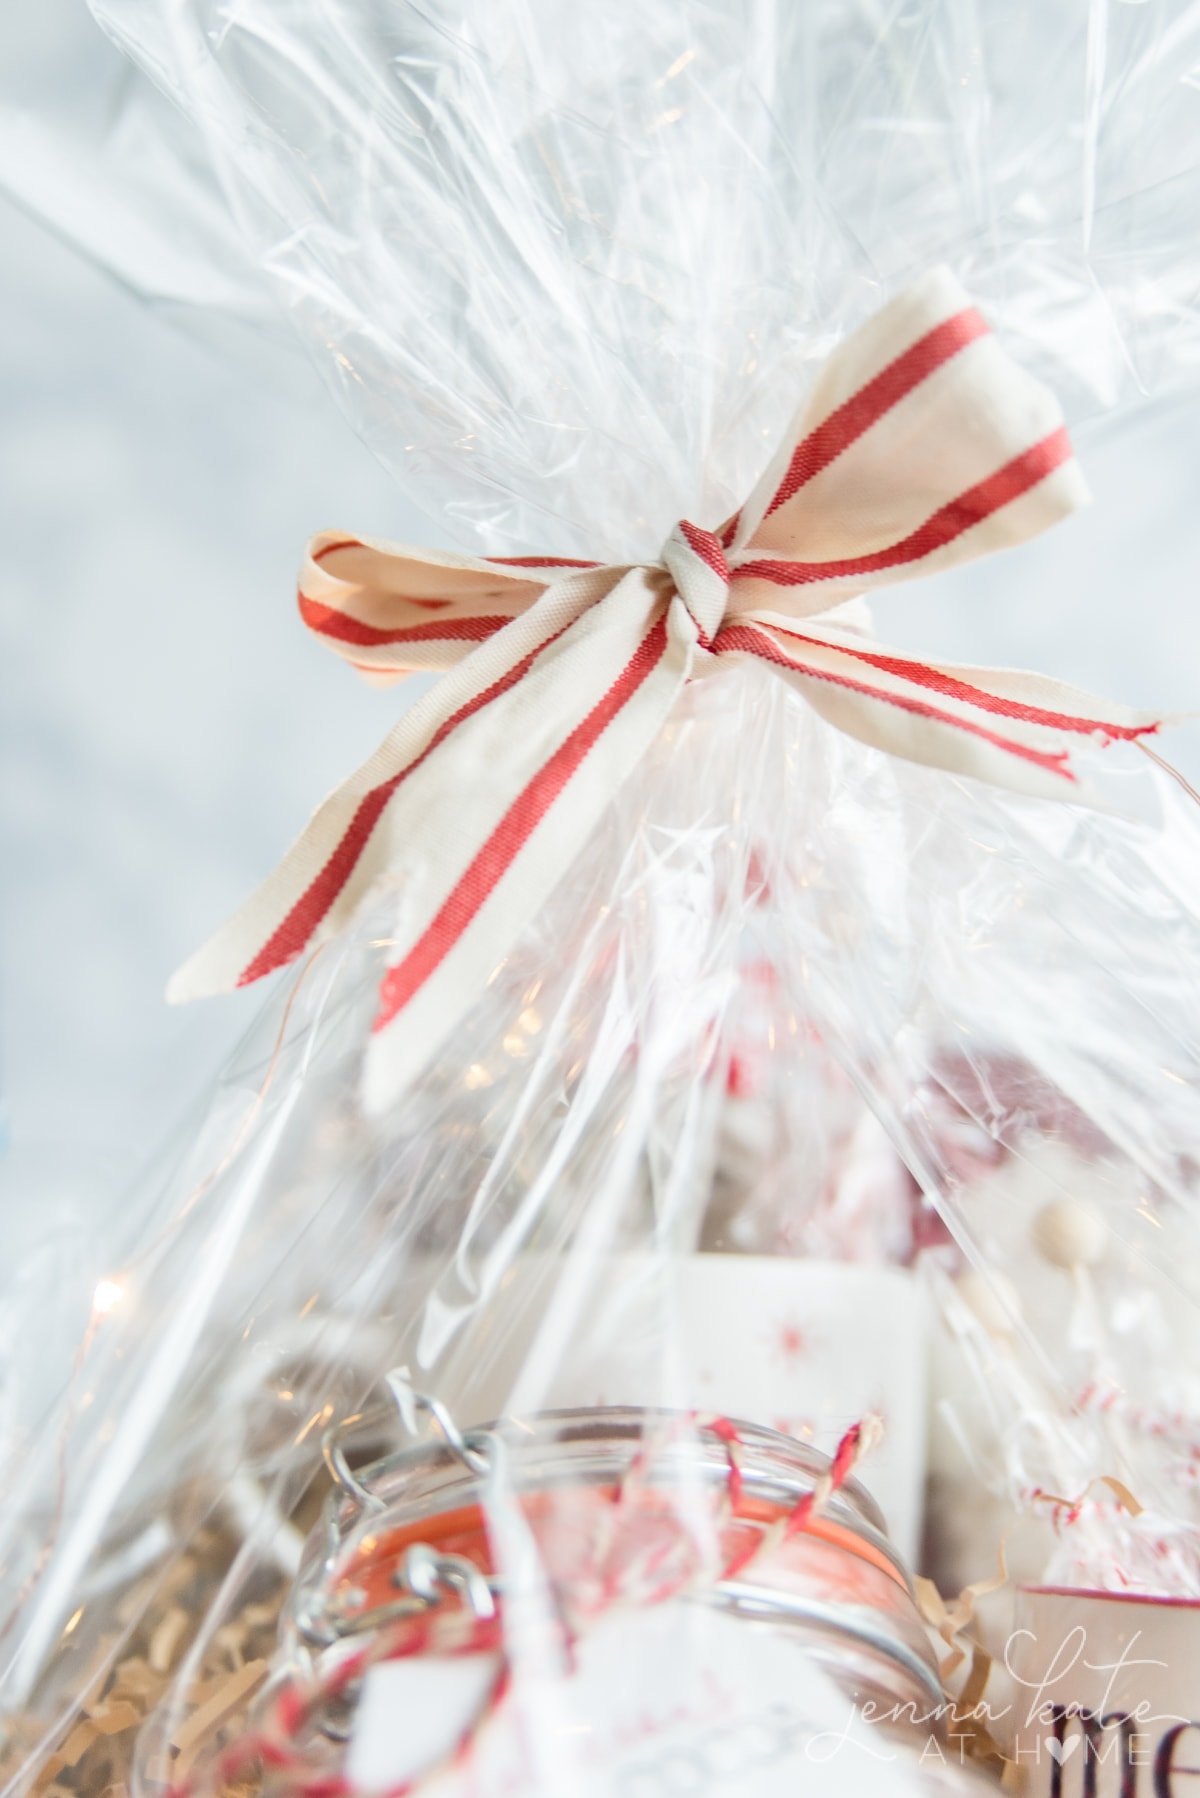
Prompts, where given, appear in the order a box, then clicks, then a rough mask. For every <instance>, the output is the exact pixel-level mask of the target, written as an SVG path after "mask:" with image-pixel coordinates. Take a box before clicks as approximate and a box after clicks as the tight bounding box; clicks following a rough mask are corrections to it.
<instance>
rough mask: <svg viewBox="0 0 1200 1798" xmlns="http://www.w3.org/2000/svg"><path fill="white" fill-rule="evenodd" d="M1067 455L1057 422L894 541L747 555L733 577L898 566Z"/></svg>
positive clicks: (967, 525)
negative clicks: (837, 551)
mask: <svg viewBox="0 0 1200 1798" xmlns="http://www.w3.org/2000/svg"><path fill="white" fill-rule="evenodd" d="M1070 459H1071V440H1070V438H1069V437H1068V436H1067V432H1066V427H1065V426H1060V427H1059V429H1058V430H1057V431H1051V433H1050V435H1049V436H1048V437H1043V438H1042V441H1041V442H1040V443H1035V444H1034V445H1033V447H1032V449H1027V450H1024V451H1023V452H1022V453H1021V455H1019V456H1014V457H1013V459H1012V461H1011V462H1006V463H1005V464H1004V467H1003V468H998V469H997V470H996V472H995V474H990V475H988V477H987V479H986V480H984V481H980V482H978V483H977V485H976V486H974V487H968V488H967V490H966V492H965V493H960V494H959V496H958V498H957V499H952V500H951V501H950V503H949V505H946V506H942V507H940V508H939V510H938V511H936V512H934V513H933V515H932V516H931V517H929V518H927V519H926V520H925V522H924V524H921V525H918V526H917V529H916V530H915V531H913V532H911V534H910V535H909V536H907V537H903V538H901V540H900V542H899V543H891V544H889V545H888V547H887V548H886V549H877V550H875V551H874V552H873V553H872V554H871V555H869V556H850V557H848V558H847V559H846V560H845V561H842V562H774V561H767V560H765V559H764V560H763V561H746V562H741V563H739V564H738V566H737V567H736V568H735V569H734V570H733V579H734V580H735V581H748V580H760V581H770V582H771V583H772V584H773V585H774V586H776V587H803V586H807V585H809V584H811V583H812V582H813V581H837V580H845V579H847V578H850V577H852V576H856V575H863V574H879V573H880V572H882V571H883V570H884V569H887V568H903V567H904V566H905V564H906V563H909V562H920V561H923V560H924V558H925V557H926V556H931V555H932V554H933V552H934V550H937V549H944V548H945V546H946V545H947V544H948V543H953V542H954V540H955V538H956V537H961V536H962V534H963V532H964V531H969V530H971V529H973V527H974V526H975V525H977V524H982V523H983V521H984V519H985V518H990V517H991V515H992V514H993V512H999V511H1000V509H1001V507H1003V506H1008V505H1011V504H1012V502H1013V500H1015V499H1020V498H1021V495H1022V494H1024V493H1028V492H1029V490H1030V488H1031V487H1036V486H1037V485H1038V483H1039V482H1040V481H1044V480H1045V479H1046V476H1047V475H1050V474H1053V473H1054V471H1055V469H1056V468H1061V467H1062V465H1063V463H1064V462H1069V461H1070Z"/></svg>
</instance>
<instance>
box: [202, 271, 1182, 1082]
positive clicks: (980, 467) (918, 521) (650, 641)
mask: <svg viewBox="0 0 1200 1798" xmlns="http://www.w3.org/2000/svg"><path fill="white" fill-rule="evenodd" d="M1085 498H1086V489H1085V488H1084V485H1083V481H1082V479H1081V477H1080V475H1079V472H1078V469H1077V468H1076V466H1075V463H1074V460H1073V457H1072V454H1071V446H1070V443H1069V441H1068V439H1067V434H1066V431H1065V429H1064V427H1063V421H1062V416H1061V413H1060V412H1059V409H1058V406H1057V403H1056V402H1055V400H1054V398H1053V396H1052V395H1051V394H1050V393H1048V392H1047V391H1046V389H1045V388H1043V387H1042V386H1041V385H1040V384H1039V383H1038V382H1037V381H1035V380H1033V379H1032V377H1030V376H1029V375H1028V374H1026V373H1024V372H1023V371H1022V370H1021V369H1020V368H1018V367H1017V366H1016V365H1015V364H1014V363H1013V362H1011V361H1010V360H1009V359H1008V357H1007V356H1006V355H1005V354H1004V352H1003V351H1002V350H1001V349H1000V347H999V346H998V345H997V343H996V341H995V339H994V338H993V337H992V336H991V334H990V333H989V331H988V329H987V326H986V324H985V323H984V321H983V319H982V318H981V317H980V315H979V313H978V312H977V311H976V310H975V309H974V307H972V306H970V305H969V304H968V303H967V300H966V296H965V295H964V294H963V292H962V290H961V288H960V287H959V286H958V284H957V282H956V281H955V280H954V279H953V277H952V276H951V275H950V274H948V273H947V272H946V271H945V270H937V271H935V272H934V273H932V274H931V275H929V276H927V277H926V279H925V280H923V281H922V282H920V283H919V284H918V285H917V286H916V287H915V288H913V289H912V290H911V291H910V292H909V293H907V294H904V295H902V296H901V297H900V298H898V299H896V300H894V301H892V303H891V304H890V305H888V306H886V307H885V308H884V309H883V311H882V312H880V313H878V314H877V315H876V316H875V317H874V318H872V319H870V320H869V321H868V322H867V324H866V325H864V326H863V327H862V328H861V329H860V330H859V331H858V332H856V333H855V334H854V336H852V337H850V338H849V339H848V340H847V341H846V342H844V343H843V344H842V345H841V346H840V347H839V348H838V349H837V350H836V351H835V352H834V354H833V355H832V356H831V357H830V358H829V360H828V361H827V362H826V364H825V365H824V367H823V368H822V369H821V371H820V372H819V374H818V376H817V378H816V380H815V382H814V385H813V388H812V391H811V393H810V394H809V396H808V399H807V401H806V403H805V405H804V406H803V407H802V409H801V412H800V414H799V416H798V417H797V419H796V421H795V424H794V426H793V429H792V430H791V431H790V432H789V433H788V435H787V437H786V438H785V440H784V442H783V444H782V445H781V446H780V449H779V452H778V454H777V455H776V457H775V458H774V460H773V461H772V463H771V464H770V466H769V467H768V469H767V471H766V473H765V474H764V475H763V477H762V479H761V480H760V481H759V483H758V486H757V487H756V488H755V490H754V492H753V493H752V494H751V496H750V498H749V499H748V501H747V502H746V504H745V505H744V506H743V507H742V509H741V511H740V512H738V513H737V514H736V515H735V516H734V517H733V518H732V519H730V520H729V522H728V524H727V525H726V526H725V527H724V529H722V530H721V531H720V533H719V535H718V534H714V533H713V532H712V531H708V530H703V529H701V528H700V527H699V526H697V525H694V524H691V523H689V522H687V521H686V520H684V521H681V522H680V523H679V524H677V525H676V526H675V528H674V530H673V531H672V532H671V534H670V536H669V537H668V538H667V540H666V542H665V543H664V545H663V548H662V551H661V556H660V561H659V563H658V564H655V565H652V566H637V565H625V566H622V567H608V566H603V565H601V564H598V563H594V562H587V561H580V560H576V559H574V558H568V557H561V556H501V557H482V558H476V557H469V556H458V555H453V554H445V553H440V552H437V551H426V550H410V549H405V548H402V547H399V546H397V545H395V544H390V543H383V542H377V541H373V540H371V539H369V538H360V537H351V536H340V535H336V534H332V533H331V534H327V535H325V536H321V537H317V538H314V540H313V542H312V543H311V544H310V546H309V551H308V555H307V558H306V560H305V562H304V565H303V568H302V570H301V577H300V610H301V615H302V617H303V619H304V621H305V623H306V624H307V625H308V626H309V628H310V629H311V630H313V631H314V632H315V633H316V634H317V635H318V636H320V637H322V638H323V639H324V640H325V641H326V642H327V643H328V644H329V646H330V647H331V648H333V649H334V650H336V651H337V653H338V654H340V655H342V656H344V657H345V658H346V659H347V660H348V661H350V662H351V663H352V664H353V665H354V666H355V667H356V668H358V669H359V670H360V671H361V672H362V673H363V674H365V675H366V676H367V677H368V678H370V679H373V680H375V681H383V682H388V681H393V680H398V679H400V678H402V677H403V676H404V675H405V674H407V673H409V672H411V671H413V670H417V669H423V670H430V669H432V670H436V671H438V672H439V673H441V674H442V675H443V678H442V680H440V681H439V682H438V684H437V685H436V687H434V689H433V690H432V691H431V692H429V693H427V694H425V695H424V696H423V697H422V698H421V699H419V700H418V701H417V703H416V704H415V705H413V706H412V707H410V708H409V709H408V711H406V712H405V713H404V715H403V716H402V718H401V719H400V721H399V723H398V724H397V725H396V727H395V729H394V730H393V731H392V733H391V734H390V736H389V737H388V738H387V739H386V740H385V741H384V742H383V743H382V744H381V745H380V747H379V749H378V750H377V751H376V753H375V754H374V755H373V756H372V757H371V759H370V760H369V761H368V762H367V763H366V764H365V765H364V766H363V767H362V768H360V769H359V770H358V772H357V773H356V774H354V775H352V776H351V778H350V779H349V780H348V781H346V782H345V783H344V785H343V786H341V787H339V788H338V789H337V791H336V792H334V793H333V794H332V795H331V796H330V798H328V799H327V800H326V801H325V803H324V804H323V805H322V806H321V808H320V809H319V810H318V811H317V812H316V814H315V815H314V817H313V818H312V820H311V822H310V823H309V825H308V826H307V828H306V829H305V831H304V833H303V834H302V836H301V837H300V839H299V840H298V842H296V843H295V844H294V845H293V847H292V848H291V850H290V851H289V852H288V854H287V856H286V857H285V858H284V860H283V861H282V862H281V864H280V865H279V867H278V868H276V870H275V872H274V873H273V874H272V875H270V876H269V877H268V879H267V880H266V881H265V883H264V884H263V886H262V887H261V888H260V889H259V891H258V892H257V893H256V894H254V896H253V897H252V898H251V899H250V901H249V902H248V903H247V905H246V906H245V907H244V908H243V910H242V911H241V912H239V914H238V915H237V916H236V917H235V918H234V919H233V920H232V921H231V923H229V924H228V925H226V926H225V928H224V929H223V930H221V931H219V932H218V933H217V935H216V936H215V937H214V938H213V939H212V940H211V941H210V942H209V943H208V944H206V945H205V946H204V947H203V948H202V949H200V950H199V951H198V952H197V954H196V955H194V956H193V957H192V959H191V960H190V961H189V962H188V963H187V964H186V965H185V966H184V967H183V968H182V969H181V970H180V971H179V973H178V974H177V975H176V977H175V980H174V981H173V982H172V986H171V992H170V996H171V997H172V998H190V997H193V996H195V995H197V994H199V993H203V992H210V991H213V990H216V989H218V988H221V987H229V986H234V985H244V984H246V983H247V982H248V981H251V980H256V979H258V978H259V977H260V976H261V975H263V974H268V973H270V972H271V971H272V970H273V969H276V968H279V967H282V966H283V965H284V964H285V963H287V962H289V961H291V960H293V959H294V958H295V957H296V956H298V955H300V954H301V953H303V952H304V951H305V950H306V949H307V948H309V947H310V946H312V945H314V944H316V943H317V942H319V941H321V940H322V939H324V938H326V937H328V936H330V935H331V934H333V933H334V932H335V931H336V930H338V929H339V928H340V927H342V926H343V925H344V924H345V923H346V922H348V920H349V919H350V918H351V917H352V916H353V914H354V913H355V912H356V910H357V909H358V908H359V907H360V906H361V905H362V904H363V903H364V901H365V900H366V898H367V897H368V895H369V894H370V893H371V892H372V891H373V890H374V889H375V888H376V887H377V886H378V885H379V883H380V882H381V881H382V880H384V879H385V878H386V879H389V880H391V881H393V882H395V883H396V884H397V886H398V895H399V897H398V917H397V922H396V926H395V929H394V932H393V936H394V939H395V943H396V945H397V947H396V950H395V953H394V955H393V958H392V963H391V965H390V966H389V968H388V971H387V973H386V975H385V977H384V979H383V982H382V985H381V989H380V1003H379V1011H378V1014H377V1017H376V1020H375V1025H374V1030H373V1034H372V1040H371V1044H370V1049H369V1053H368V1055H367V1059H366V1081H365V1097H366V1101H367V1103H368V1104H369V1105H371V1106H374V1107H378V1106H380V1105H382V1104H384V1103H386V1102H388V1101H389V1100H390V1099H391V1098H393V1097H394V1096H395V1095H396V1094H397V1093H398V1092H399V1091H400V1090H401V1089H402V1088H403V1086H404V1085H405V1084H406V1083H407V1082H408V1081H409V1080H410V1079H411V1078H412V1077H413V1075H414V1074H416V1073H417V1072H418V1071H419V1070H420V1068H421V1067H422V1066H423V1065H424V1063H425V1062H426V1061H427V1060H428V1059H429V1058H430V1057H431V1056H432V1055H433V1054H434V1053H435V1051H436V1050H437V1048H438V1047H439V1045H440V1044H441V1043H442V1042H443V1041H444V1040H445V1038H446V1037H447V1035H448V1034H449V1032H450V1031H451V1030H452V1029H453V1027H454V1025H455V1023H456V1022H457V1020H458V1019H459V1017H460V1016H461V1015H462V1013H463V1011H464V1010H465V1009H466V1007H467V1006H468V1005H469V1004H470V1002H471V1001H472V1000H473V999H474V998H475V997H476V995H477V994H478V993H480V992H481V991H482V989H483V987H484V984H485V982H486V980H487V979H488V977H489V975H490V974H491V972H492V970H493V969H494V968H495V966H496V964H497V963H498V962H499V961H500V960H501V959H502V958H503V956H504V955H505V953H506V952H507V950H508V948H509V947H510V945H511V943H512V942H513V941H514V939H515V937H516V936H517V934H518V933H519V931H520V930H521V929H522V927H523V926H524V925H525V923H526V922H527V921H528V919H529V918H530V917H531V916H532V915H533V913H534V912H535V911H536V910H537V909H538V907H539V906H540V905H541V904H542V902H543V900H544V899H545V898H546V897H547V895H548V894H549V892H550V891H551V889H552V888H553V886H554V885H555V884H556V883H557V881H558V880H559V878H560V877H561V876H562V874H564V873H565V871H566V869H567V868H568V867H569V866H570V864H571V862H572V861H573V860H574V858H575V856H576V855H577V853H578V852H579V850H580V848H581V847H582V845H583V843H584V842H585V841H586V839H587V837H588V835H589V833H590V832H591V831H592V829H593V828H594V826H595V823H596V821H597V820H598V818H599V816H600V814H601V813H602V811H603V809H604V807H605V805H606V804H607V803H608V801H609V799H610V798H611V796H612V794H613V793H614V791H615V790H616V788H617V787H618V786H619V784H620V783H621V782H622V781H623V780H624V779H625V777H626V775H627V774H628V773H629V772H630V770H631V769H632V768H633V767H634V766H635V765H636V764H637V762H638V761H639V759H640V758H641V756H642V755H643V754H644V753H645V752H646V750H647V749H648V748H649V746H650V744H651V743H652V741H653V740H654V738H655V736H656V735H657V734H658V731H659V729H660V728H661V726H662V724H663V722H664V720H665V719H666V718H667V716H668V715H669V713H670V711H671V708H672V706H673V705H674V703H675V701H676V699H677V697H678V695H679V693H680V691H681V688H682V687H683V685H684V683H685V682H686V681H687V680H688V679H689V678H690V677H691V676H692V674H693V673H694V672H698V668H699V658H705V659H709V658H711V659H714V660H716V661H718V662H719V661H722V660H728V659H734V660H736V659H744V658H746V657H751V658H754V659H755V660H757V661H758V662H760V663H763V664H765V665H766V666H768V667H770V668H771V669H772V670H773V671H774V672H775V673H776V674H777V675H778V676H779V677H780V678H782V679H784V680H786V681H787V682H788V683H789V685H790V686H792V687H793V688H794V689H795V690H796V691H797V692H798V693H799V694H800V695H802V697H803V698H804V699H805V700H806V701H807V702H808V703H809V704H810V705H811V706H812V707H813V708H814V709H815V710H817V711H818V712H820V713H821V714H822V716H823V717H824V718H825V719H826V720H828V722H829V723H830V724H832V725H834V726H836V727H837V728H838V729H840V730H843V731H846V732H848V733H849V734H851V735H853V736H856V737H859V738H861V739H862V740H863V741H864V742H866V743H868V744H871V745H873V746H875V747H876V748H879V749H882V750H885V751H887V752H888V753H890V754H892V755H895V756H900V757H905V758H907V759H909V760H912V761H917V762H925V763H927V764H930V765H932V766H934V767H938V768H942V769H945V770H947V771H948V772H950V773H953V774H957V775H969V776H973V777H975V778H977V779H982V780H987V781H991V782H993V783H995V784H996V785H999V786H1005V787H1010V788H1015V789H1018V790H1021V791H1025V792H1032V793H1036V794H1042V795H1055V794H1057V795H1061V796H1063V797H1068V798H1079V797H1081V796H1083V789H1082V788H1081V785H1080V783H1079V779H1078V776H1077V774H1076V771H1075V769H1074V768H1073V766H1072V764H1071V749H1072V746H1073V745H1074V744H1075V743H1077V742H1078V741H1079V740H1080V739H1081V738H1086V737H1092V738H1095V739H1098V740H1100V741H1101V742H1111V741H1112V740H1114V739H1117V738H1125V739H1136V738H1138V737H1139V736H1141V735H1142V734H1144V733H1146V732H1149V731H1153V730H1155V729H1157V727H1158V720H1157V719H1155V718H1153V717H1150V716H1147V715H1140V714H1135V713H1132V712H1129V711H1127V710H1125V709H1124V708H1123V707H1119V706H1114V705H1110V704H1107V703H1105V702H1103V701H1100V700H1095V699H1091V698H1089V697H1088V696H1087V695H1086V694H1081V693H1078V692H1074V691H1072V690H1071V689H1070V688H1068V687H1065V686H1063V685H1061V684H1060V683H1058V682H1056V681H1051V680H1048V679H1046V678H1044V677H1043V676H1039V675H1036V674H1020V673H1014V672H1012V671H1010V670H995V669H992V670H986V669H975V668H961V667H951V666H949V665H947V664H945V663H937V662H926V661H918V660H914V659H912V658H910V657H906V656H903V655H900V654H898V653H897V652H895V651H892V650H887V649H885V648H883V647H882V646H881V645H880V644H877V643H875V642H873V641H872V640H871V639H870V638H869V637H868V636H867V635H865V634H864V632H863V630H862V628H861V623H860V621H859V620H858V619H855V620H854V621H853V623H852V622H851V619H850V616H849V615H848V612H847V609H846V602H847V601H848V600H850V599H853V598H855V597H856V596H858V595H861V594H864V593H876V592H878V590H880V589H882V588H885V587H888V586H890V585H893V584H894V583H896V582H898V581H903V580H906V579H908V578H910V577H912V576H915V575H923V574H927V573H930V574H931V573H934V572H936V571H937V570H939V569H944V568H951V567H954V566H956V565H957V564H959V563H961V562H964V561H967V560H969V559H970V558H971V557H973V556H977V555H982V554H985V553H987V552H989V551H991V550H994V549H999V548H1002V547H1003V546H1005V545H1006V544H1013V543H1020V542H1022V541H1023V540H1024V539H1026V538H1028V537H1031V536H1033V535H1035V534H1036V533H1037V532H1039V531H1041V530H1044V529H1045V528H1046V527H1047V526H1048V525H1050V524H1053V523H1055V522H1056V521H1057V520H1058V519H1060V518H1062V517H1064V516H1065V515H1066V514H1067V513H1069V512H1070V511H1072V510H1073V509H1074V508H1075V507H1076V506H1078V505H1080V504H1081V503H1082V502H1083V500H1084V499H1085ZM664 570H665V572H666V574H667V576H668V577H669V579H668V580H667V581H664V580H663V578H662V575H663V571H664Z"/></svg>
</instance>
